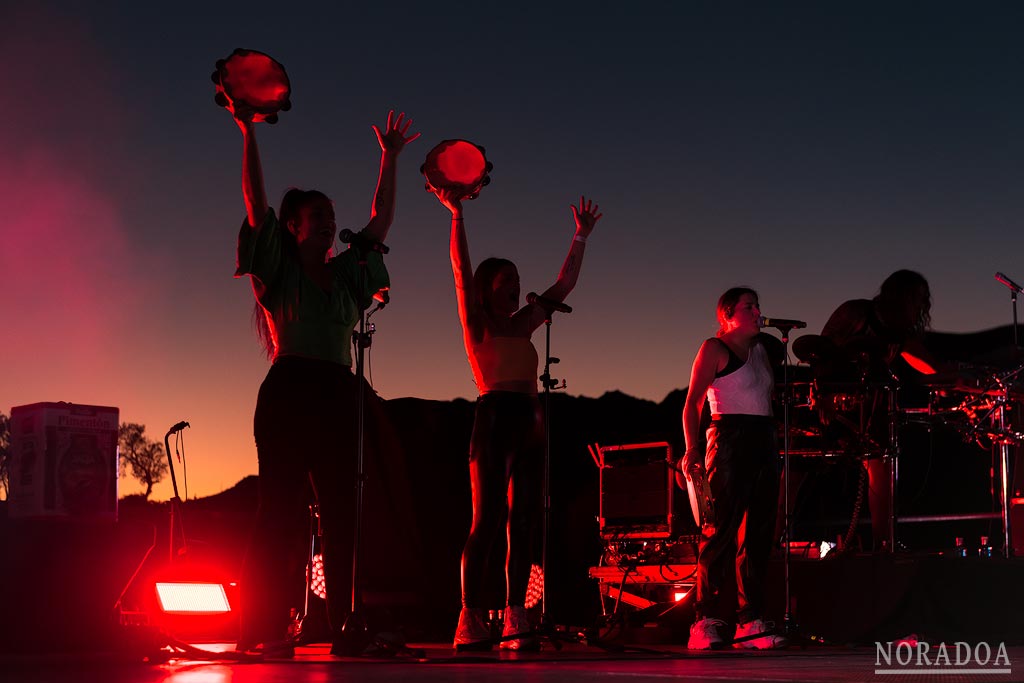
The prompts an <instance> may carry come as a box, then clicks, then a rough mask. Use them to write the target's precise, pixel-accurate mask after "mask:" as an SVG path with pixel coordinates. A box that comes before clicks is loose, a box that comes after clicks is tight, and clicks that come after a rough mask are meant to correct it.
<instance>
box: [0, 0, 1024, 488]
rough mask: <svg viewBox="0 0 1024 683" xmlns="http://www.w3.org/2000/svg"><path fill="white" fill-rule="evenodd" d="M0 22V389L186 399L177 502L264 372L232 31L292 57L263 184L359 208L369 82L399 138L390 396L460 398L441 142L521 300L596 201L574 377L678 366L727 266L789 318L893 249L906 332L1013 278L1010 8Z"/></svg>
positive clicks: (143, 406)
mask: <svg viewBox="0 0 1024 683" xmlns="http://www.w3.org/2000/svg"><path fill="white" fill-rule="evenodd" d="M94 5H95V6H94ZM492 5H493V6H492ZM0 26H3V27H4V28H3V37H2V39H0V64H3V67H2V69H3V76H2V87H0V112H2V114H3V119H4V121H3V124H2V125H0V199H2V205H3V207H4V209H5V217H4V220H3V221H2V222H0V286H2V292H3V297H4V299H3V301H4V303H3V306H2V307H0V310H2V311H3V319H4V321H5V325H4V334H3V335H2V336H0V360H2V363H3V372H2V374H0V411H2V412H4V413H8V414H9V412H10V408H11V407H12V406H18V405H23V404H28V403H34V402H38V401H70V402H74V403H83V404H92V405H104V406H117V407H118V408H120V411H121V420H122V421H131V422H140V423H143V424H145V425H146V426H147V428H148V432H149V434H150V436H151V437H152V438H155V439H162V436H163V434H164V432H165V431H166V430H167V429H168V428H169V427H170V425H172V424H174V423H175V422H178V421H179V420H187V421H189V422H190V423H191V427H190V429H189V430H187V431H186V432H185V440H186V448H187V457H188V475H189V480H188V485H189V494H190V495H191V496H197V495H209V494H212V493H216V492H218V491H221V490H223V489H225V488H228V487H230V486H232V485H233V484H234V483H235V482H237V481H238V480H239V479H240V478H241V477H243V476H245V475H247V474H252V473H255V471H256V454H255V447H254V445H253V438H252V412H253V408H254V405H255V400H256V392H257V389H258V387H259V384H260V382H261V381H262V379H263V376H264V375H265V373H266V369H267V361H266V360H265V359H264V358H263V356H262V355H261V351H260V348H259V346H258V344H257V342H256V339H255V337H254V335H253V333H252V330H251V326H250V313H251V311H252V294H251V290H250V287H249V283H248V282H247V281H246V280H234V279H233V278H232V273H233V271H234V248H235V239H236V234H237V229H238V225H239V223H240V221H241V219H242V216H243V213H244V206H243V203H242V198H241V192H240V167H241V136H240V135H239V132H238V130H237V128H236V127H235V125H234V124H233V123H232V121H231V119H230V116H229V114H228V113H227V112H226V111H224V110H223V109H221V108H219V107H217V106H216V105H215V104H214V102H213V94H214V88H213V84H212V83H211V82H210V73H211V72H212V71H213V68H214V62H215V61H216V60H217V59H218V58H221V57H225V56H227V55H228V54H229V53H230V52H231V51H232V50H233V49H234V48H235V47H247V48H251V49H257V50H261V51H265V52H268V53H269V54H271V55H272V56H274V57H275V58H277V59H278V60H280V61H281V62H282V63H283V64H284V65H285V67H286V68H287V69H288V73H289V76H290V77H291V81H292V89H293V94H292V102H293V108H292V110H291V111H289V112H286V113H284V114H282V116H281V121H280V123H279V124H277V125H276V126H267V125H265V124H260V126H259V128H258V138H259V141H260V145H261V150H262V156H263V165H264V171H265V175H266V183H267V189H268V193H269V196H270V199H271V202H272V203H273V204H277V202H278V201H279V200H280V197H281V195H282V194H283V193H284V191H285V190H286V189H287V188H288V187H289V186H300V187H315V188H318V189H321V190H323V191H325V192H326V193H327V194H328V195H330V196H331V197H332V198H333V199H334V200H335V202H336V213H337V216H338V227H339V229H342V228H345V227H349V228H353V229H358V228H360V227H362V226H363V225H364V224H365V222H366V219H367V217H368V215H369V207H370V199H371V195H372V192H373V188H374V185H375V182H376V177H377V164H378V160H379V147H378V145H377V141H376V139H375V138H374V135H373V132H372V131H371V129H370V125H371V124H373V123H376V124H378V125H383V123H384V120H385V117H386V115H387V111H388V109H392V108H393V109H395V110H396V111H405V112H407V114H408V115H410V116H411V117H412V118H413V120H414V123H413V130H415V131H419V132H421V133H422V137H421V138H420V139H419V140H417V141H415V142H414V143H412V144H411V145H410V146H409V147H408V148H407V149H406V151H405V152H404V153H403V155H402V157H401V160H400V164H401V165H400V169H399V194H398V208H397V216H396V220H395V223H394V226H393V228H392V231H391V235H390V237H389V240H388V242H389V246H390V247H391V253H390V255H389V256H388V260H387V263H388V267H389V270H390V272H391V279H392V285H393V288H392V301H391V304H390V305H389V306H388V307H387V308H386V309H385V310H383V311H382V312H380V313H378V314H377V315H376V316H374V321H375V323H376V326H377V333H376V335H375V337H374V343H373V348H372V352H371V355H370V367H371V371H372V381H373V384H374V386H375V388H376V389H377V391H378V392H379V393H380V394H381V395H382V396H383V397H385V398H398V397H406V396H416V397H422V398H428V399H440V400H447V399H451V398H454V397H464V398H472V397H474V396H475V387H474V385H473V381H472V375H471V373H470V369H469V365H468V364H467V362H466V357H465V352H464V350H463V347H462V341H461V334H460V330H459V324H458V318H457V314H456V308H455V297H454V293H453V288H452V275H451V268H450V264H449V261H448V251H447V250H448V227H449V221H448V214H447V212H446V211H445V210H444V209H443V208H442V207H441V206H440V205H439V204H438V203H437V201H436V199H435V198H434V197H433V196H432V195H430V194H427V193H426V192H425V191H424V189H423V179H422V176H420V175H419V173H418V168H419V166H420V164H421V163H422V162H423V158H424V156H425V155H426V153H427V151H428V150H429V149H430V148H431V147H432V146H433V145H434V144H436V143H437V142H440V141H441V140H443V139H446V138H466V139H470V140H473V141H474V142H477V143H479V144H481V145H483V146H485V147H486V149H487V155H488V158H489V159H490V160H491V161H492V162H493V164H494V171H493V173H492V174H491V175H492V183H491V185H490V186H489V187H487V188H485V189H484V191H483V192H482V194H481V196H480V198H479V199H477V200H476V201H474V202H472V203H469V204H468V206H467V209H466V221H467V228H468V232H469V238H470V251H471V254H472V256H473V259H474V262H479V261H480V260H481V259H482V258H484V257H487V256H505V257H508V258H511V259H512V260H514V261H515V262H516V263H517V264H518V266H519V269H520V273H521V276H522V283H523V292H524V294H525V292H528V291H543V290H544V288H546V287H547V286H548V285H550V284H551V283H552V282H553V281H554V278H555V276H556V275H557V272H558V268H559V266H560V265H561V263H562V260H563V259H564V257H565V253H566V251H567V250H568V247H569V242H570V239H571V236H572V231H573V223H572V216H571V213H570V210H569V205H570V203H572V202H573V201H575V200H578V198H579V195H580V194H581V193H584V194H586V195H587V196H588V197H593V198H594V199H595V200H596V201H597V202H599V203H600V205H601V210H602V211H603V213H604V218H603V219H602V220H601V221H600V222H599V223H598V226H597V229H596V230H595V232H594V235H593V236H592V238H591V239H590V241H589V242H588V245H587V255H586V260H585V263H584V265H583V272H582V275H581V278H580V281H579V284H578V286H577V289H576V291H575V292H573V293H572V295H571V296H570V297H569V299H568V303H569V304H570V305H572V306H573V308H574V312H573V313H572V314H571V315H563V316H558V317H557V318H556V321H555V323H554V326H553V328H552V343H553V353H554V355H556V356H558V357H560V358H561V359H562V363H561V364H560V365H559V366H558V367H557V372H556V373H555V375H556V377H559V378H562V377H564V378H566V379H567V381H568V385H569V392H570V393H572V394H575V395H585V396H593V397H596V396H600V395H601V394H603V393H604V392H606V391H610V390H620V391H623V392H625V393H628V394H631V395H633V396H637V397H641V398H645V399H650V400H652V401H660V400H662V399H663V398H664V397H665V395H666V394H667V393H668V392H670V391H671V390H673V389H676V388H682V387H684V386H685V385H686V384H687V380H688V373H689V367H690V363H691V361H692V359H693V355H694V353H695V352H696V350H697V348H698V346H699V344H700V342H701V340H702V339H703V338H704V337H706V336H708V335H710V334H713V332H714V330H715V327H716V326H715V318H714V304H715V300H716V299H717V297H718V295H719V294H720V293H721V292H722V291H723V290H724V289H726V288H728V287H730V286H733V285H736V284H747V285H751V286H753V287H755V288H756V289H758V290H759V292H760V294H761V302H762V308H763V311H764V313H765V315H768V316H777V317H785V318H798V319H801V320H806V321H807V322H808V323H809V327H808V330H807V331H808V332H817V331H818V330H820V328H821V325H822V324H823V323H824V322H825V320H826V318H827V317H828V315H829V313H830V312H831V311H832V310H833V309H834V308H835V307H836V306H837V305H838V304H839V303H840V302H842V301H843V300H845V299H849V298H855V297H870V296H872V295H873V294H874V293H875V292H876V290H877V288H878V285H879V284H880V283H881V281H882V280H883V279H884V278H885V276H886V275H887V274H889V273H890V272H892V271H893V270H896V269H898V268H912V269H915V270H919V271H921V272H922V273H923V274H924V275H925V276H926V277H927V278H928V279H929V280H930V282H931V286H932V293H933V298H934V306H933V310H932V313H933V327H934V329H937V330H944V331H972V330H980V329H985V328H989V327H994V326H996V325H1002V324H1007V323H1009V322H1010V320H1011V307H1010V298H1009V291H1008V290H1007V289H1006V288H1005V287H1003V286H1002V285H1000V284H999V283H997V282H996V281H995V280H994V279H993V274H994V273H995V272H996V271H1002V272H1004V273H1006V274H1007V275H1009V276H1010V277H1012V278H1015V279H1016V280H1017V281H1018V282H1024V229H1022V218H1024V189H1022V180H1024V178H1022V169H1024V134H1022V131H1024V41H1022V40H1021V36H1022V35H1024V5H1021V4H1019V3H1012V2H1001V3H1000V2H971V3H967V2H961V3H943V2H887V3H860V2H857V3H853V2H849V3H840V2H765V1H759V2H685V1H683V0H677V1H674V2H642V1H640V2H607V3H605V2H596V1H592V2H587V3H579V4H573V5H570V4H567V3H558V2H543V3H542V2H529V1H527V2H520V3H479V2H474V3H459V2H455V3H401V2H397V3H368V2H359V3H347V2H341V3H326V2H325V3H301V2H294V3H260V2H246V3H234V4H232V3H210V2H207V3H192V2H176V3H166V4H161V5H150V4H149V3H137V2H132V3H129V2H109V3H106V2H105V3H72V2H63V3H60V2H49V1H47V0H32V1H23V0H7V1H6V2H4V3H3V4H2V5H0ZM534 341H535V344H536V345H537V346H538V348H539V350H540V351H541V352H543V334H542V331H541V333H539V334H537V335H536V336H535V339H534ZM181 484H182V482H181V481H179V485H181ZM139 490H140V486H139V485H138V484H137V483H136V482H134V481H132V480H124V481H122V482H121V489H120V492H121V494H122V495H123V494H127V493H134V492H137V491H139ZM170 495H171V487H170V481H169V480H167V481H164V482H162V483H161V484H159V485H158V486H157V487H156V489H155V491H154V498H156V499H166V498H168V497H169V496H170Z"/></svg>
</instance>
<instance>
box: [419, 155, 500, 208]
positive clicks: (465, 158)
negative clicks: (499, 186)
mask: <svg viewBox="0 0 1024 683" xmlns="http://www.w3.org/2000/svg"><path fill="white" fill-rule="evenodd" d="M492 168H494V165H493V164H492V163H491V162H489V161H487V157H486V156H485V150H484V148H483V147H481V146H480V145H475V144H473V143H472V142H469V141H468V140H444V141H442V142H441V143H440V144H439V145H437V146H436V147H434V149H432V150H430V152H428V153H427V159H426V161H424V162H423V165H422V166H420V173H422V174H423V175H424V177H426V179H427V184H426V190H427V192H437V191H438V190H440V189H456V190H459V189H461V190H464V191H465V195H463V196H464V197H465V198H466V199H476V198H477V196H478V195H479V194H480V190H481V188H483V186H484V185H487V184H488V183H489V182H491V177H490V176H489V175H488V173H490V172H491V169H492Z"/></svg>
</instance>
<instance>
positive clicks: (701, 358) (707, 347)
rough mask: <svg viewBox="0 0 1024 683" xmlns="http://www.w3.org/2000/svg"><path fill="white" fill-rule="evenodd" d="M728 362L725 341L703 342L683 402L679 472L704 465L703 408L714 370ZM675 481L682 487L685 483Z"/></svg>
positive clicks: (710, 340)
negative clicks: (682, 442) (684, 446)
mask: <svg viewBox="0 0 1024 683" xmlns="http://www.w3.org/2000/svg"><path fill="white" fill-rule="evenodd" d="M728 361H729V353H728V351H726V349H725V346H724V344H723V343H722V342H720V341H718V340H717V339H708V340H705V342H704V343H703V344H702V345H701V347H700V350H699V351H698V352H697V357H696V358H694V359H693V368H692V369H691V370H690V386H689V388H687V390H686V403H685V404H684V405H683V436H684V437H685V438H686V453H685V454H684V455H683V459H682V461H681V462H680V464H679V471H680V472H682V473H683V474H686V475H687V476H689V474H690V472H692V471H693V470H694V468H695V467H698V466H701V467H702V466H703V465H704V452H703V449H701V447H700V443H701V438H700V411H701V409H703V408H704V400H705V398H706V397H707V393H708V387H709V386H711V383H712V382H713V381H715V373H717V372H718V371H719V369H721V368H722V367H725V364H726V363H727V362H728ZM676 481H677V482H679V484H680V486H684V485H685V483H684V482H681V481H679V477H678V475H677V477H676Z"/></svg>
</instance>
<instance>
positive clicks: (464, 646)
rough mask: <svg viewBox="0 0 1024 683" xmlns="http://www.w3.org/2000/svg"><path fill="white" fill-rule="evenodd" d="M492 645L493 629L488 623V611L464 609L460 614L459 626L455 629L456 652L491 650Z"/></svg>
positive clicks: (472, 608)
mask: <svg viewBox="0 0 1024 683" xmlns="http://www.w3.org/2000/svg"><path fill="white" fill-rule="evenodd" d="M491 645H492V643H491V627H490V624H488V623H487V611H486V610H484V609H479V608H475V607H463V608H462V611H461V612H459V626H458V628H456V629H455V650H456V651H458V652H461V651H464V650H490V649H491Z"/></svg>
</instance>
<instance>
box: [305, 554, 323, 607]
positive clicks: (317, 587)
mask: <svg viewBox="0 0 1024 683" xmlns="http://www.w3.org/2000/svg"><path fill="white" fill-rule="evenodd" d="M309 585H310V587H311V588H312V590H313V595H315V596H316V597H318V598H320V599H321V600H326V599H327V581H326V580H325V579H324V556H323V555H322V554H319V553H318V554H316V555H314V556H313V576H312V577H311V580H310V582H309Z"/></svg>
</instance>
